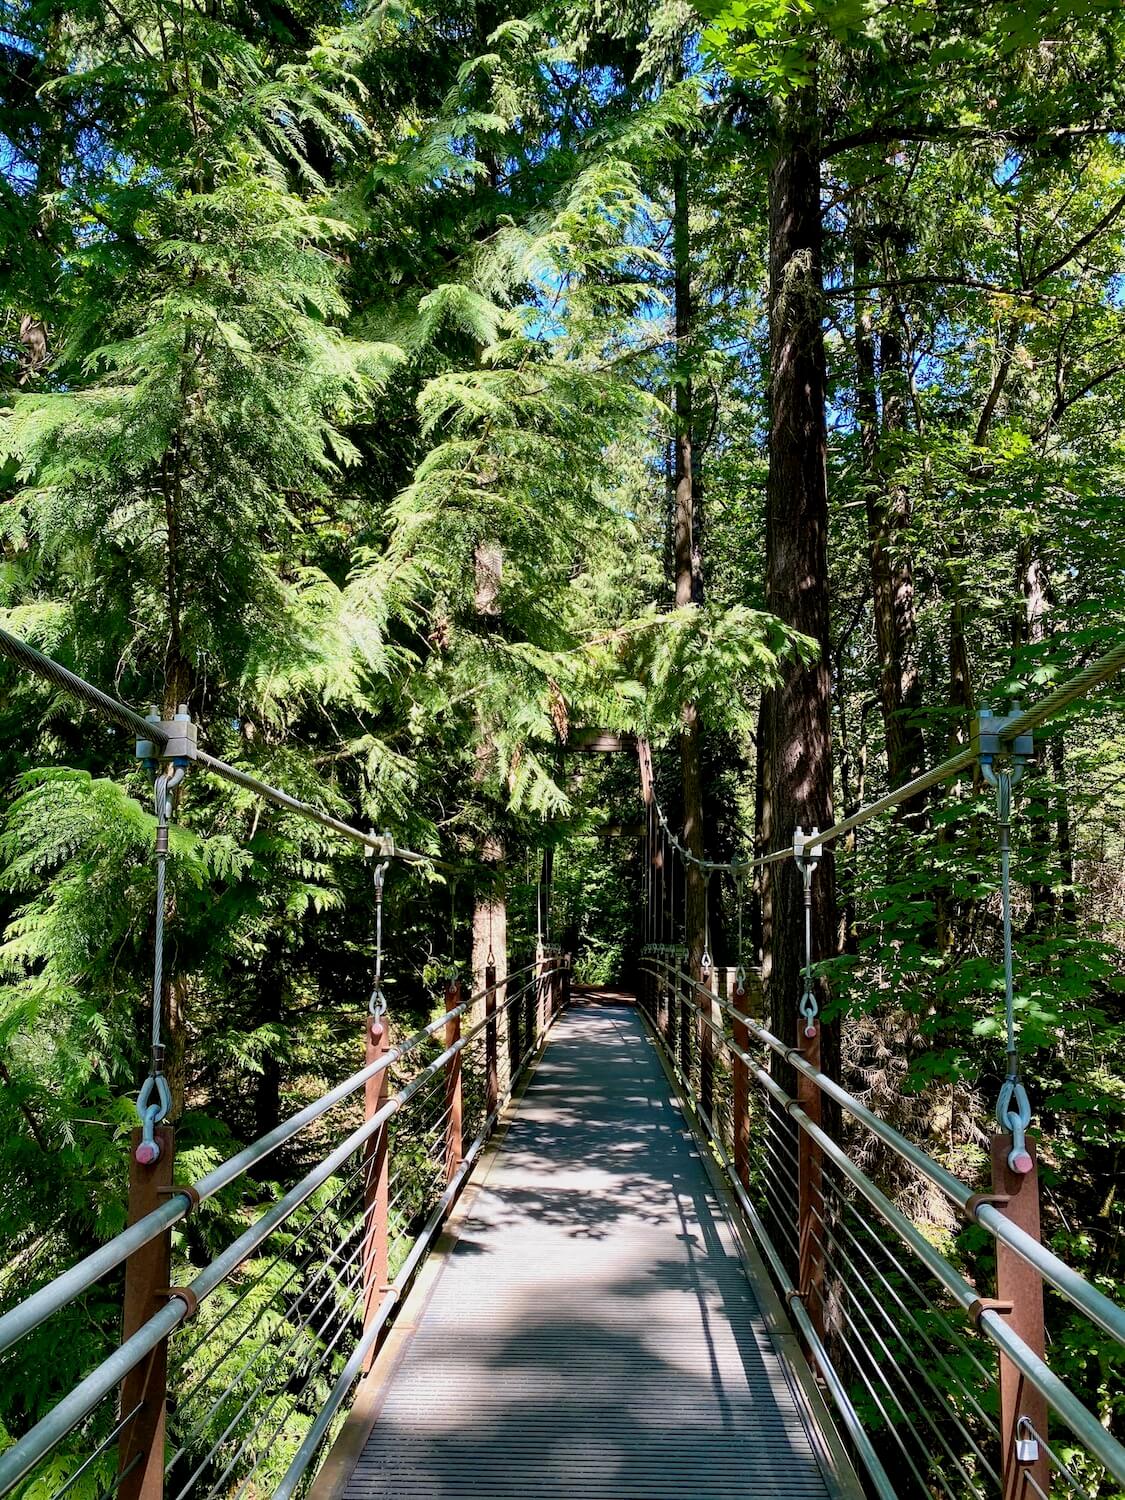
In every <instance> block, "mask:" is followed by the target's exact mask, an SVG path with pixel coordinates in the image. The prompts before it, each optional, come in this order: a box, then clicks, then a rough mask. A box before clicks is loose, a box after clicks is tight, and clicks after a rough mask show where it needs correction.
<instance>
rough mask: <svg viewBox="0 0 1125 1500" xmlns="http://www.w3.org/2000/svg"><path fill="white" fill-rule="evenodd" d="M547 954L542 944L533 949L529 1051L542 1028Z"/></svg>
mask: <svg viewBox="0 0 1125 1500" xmlns="http://www.w3.org/2000/svg"><path fill="white" fill-rule="evenodd" d="M546 974H547V954H546V951H545V950H544V948H543V946H542V944H540V946H539V947H538V948H536V950H535V989H534V990H533V991H532V995H531V1002H530V1004H529V1006H528V1028H527V1050H528V1052H529V1053H530V1052H531V1049H532V1047H533V1046H534V1045H535V1042H536V1041H537V1040H538V1037H539V1033H540V1032H541V1031H542V1029H543V992H544V989H545V987H546Z"/></svg>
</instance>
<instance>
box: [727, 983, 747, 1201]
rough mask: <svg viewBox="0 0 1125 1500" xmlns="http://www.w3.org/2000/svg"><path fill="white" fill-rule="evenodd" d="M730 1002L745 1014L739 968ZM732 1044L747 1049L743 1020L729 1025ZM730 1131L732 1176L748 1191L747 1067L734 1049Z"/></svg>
mask: <svg viewBox="0 0 1125 1500" xmlns="http://www.w3.org/2000/svg"><path fill="white" fill-rule="evenodd" d="M731 1002H732V1005H733V1007H734V1010H735V1011H736V1012H737V1014H738V1015H740V1016H744V1015H745V1014H746V981H745V979H744V978H743V976H742V974H741V971H740V973H739V977H738V978H737V979H736V980H735V983H734V990H733V991H732V993H731ZM731 1031H732V1033H733V1038H734V1045H735V1046H736V1047H740V1048H741V1049H742V1051H743V1052H746V1051H748V1050H749V1047H750V1033H749V1031H748V1030H747V1029H746V1022H745V1021H738V1020H736V1021H734V1022H732V1025H731ZM731 1091H732V1095H733V1098H732V1101H731V1104H732V1110H733V1115H732V1133H733V1136H734V1142H733V1145H734V1171H735V1176H736V1177H737V1178H738V1180H739V1182H741V1184H742V1186H743V1187H744V1188H746V1190H747V1191H749V1189H750V1069H749V1068H748V1067H747V1066H746V1064H745V1063H744V1062H743V1060H742V1058H741V1057H739V1055H738V1053H737V1052H733V1053H732V1054H731Z"/></svg>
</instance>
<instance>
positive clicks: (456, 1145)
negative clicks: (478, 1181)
mask: <svg viewBox="0 0 1125 1500" xmlns="http://www.w3.org/2000/svg"><path fill="white" fill-rule="evenodd" d="M460 1004H461V981H460V980H459V979H455V980H454V981H453V983H452V984H451V985H450V986H449V988H448V989H447V990H446V992H445V1008H446V1010H456V1008H457V1006H459V1005H460ZM460 1040H461V1017H460V1016H459V1015H458V1016H451V1017H450V1019H449V1020H448V1021H446V1023H445V1045H446V1047H452V1046H453V1045H454V1044H455V1043H456V1042H459V1041H460ZM461 1103H462V1099H461V1054H460V1052H455V1053H454V1054H453V1056H452V1057H451V1058H450V1059H449V1061H448V1062H447V1063H446V1065H445V1111H446V1114H445V1180H446V1182H452V1181H453V1179H454V1177H456V1175H457V1170H458V1168H459V1167H460V1165H461V1157H462V1155H463V1153H464V1149H465V1143H464V1137H463V1136H462V1133H461Z"/></svg>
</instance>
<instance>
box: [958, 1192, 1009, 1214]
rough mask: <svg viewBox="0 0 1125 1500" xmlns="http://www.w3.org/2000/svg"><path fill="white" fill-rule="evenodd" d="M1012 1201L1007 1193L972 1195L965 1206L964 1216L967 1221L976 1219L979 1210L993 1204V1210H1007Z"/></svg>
mask: <svg viewBox="0 0 1125 1500" xmlns="http://www.w3.org/2000/svg"><path fill="white" fill-rule="evenodd" d="M1011 1201H1012V1200H1011V1198H1010V1197H1009V1196H1008V1194H1007V1193H972V1194H971V1195H970V1197H969V1199H968V1201H967V1202H966V1204H965V1208H964V1214H965V1217H966V1218H967V1219H975V1218H976V1216H977V1209H978V1208H982V1207H983V1206H984V1205H985V1204H986V1203H991V1204H992V1206H993V1208H1007V1206H1008V1204H1009V1203H1010V1202H1011Z"/></svg>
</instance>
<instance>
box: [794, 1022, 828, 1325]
mask: <svg viewBox="0 0 1125 1500" xmlns="http://www.w3.org/2000/svg"><path fill="white" fill-rule="evenodd" d="M810 1029H811V1030H812V1032H813V1035H812V1036H810V1035H809V1030H810ZM798 1031H799V1033H800V1034H799V1037H798V1041H799V1050H800V1053H801V1056H802V1057H803V1058H804V1060H805V1061H806V1062H807V1063H808V1065H809V1066H810V1067H811V1068H815V1069H816V1070H817V1072H819V1071H820V1026H819V1024H814V1025H812V1027H811V1028H810V1027H809V1026H807V1025H802V1024H800V1022H799V1023H798ZM797 1103H798V1104H799V1105H800V1106H801V1108H802V1109H803V1110H804V1111H805V1113H806V1114H807V1115H808V1116H809V1118H810V1119H811V1120H812V1121H813V1122H814V1124H817V1125H820V1124H821V1123H822V1109H821V1093H820V1090H819V1089H818V1088H817V1086H816V1084H815V1083H814V1082H813V1081H812V1079H811V1078H806V1077H805V1075H804V1074H803V1073H798V1074H797ZM823 1174H824V1157H823V1155H822V1153H821V1150H820V1147H819V1146H818V1145H817V1144H816V1142H815V1141H814V1140H813V1139H812V1137H811V1136H810V1135H809V1134H808V1132H807V1131H804V1130H801V1129H798V1130H797V1245H798V1256H797V1260H798V1265H797V1285H798V1288H799V1289H800V1293H801V1300H802V1301H803V1302H804V1304H805V1307H806V1308H807V1309H808V1314H809V1317H810V1318H811V1319H812V1321H813V1325H814V1326H815V1328H816V1330H817V1332H818V1333H821V1334H823V1332H824V1311H825V1308H824V1230H823V1219H824V1185H823V1180H822V1179H823Z"/></svg>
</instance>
